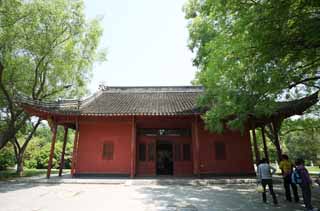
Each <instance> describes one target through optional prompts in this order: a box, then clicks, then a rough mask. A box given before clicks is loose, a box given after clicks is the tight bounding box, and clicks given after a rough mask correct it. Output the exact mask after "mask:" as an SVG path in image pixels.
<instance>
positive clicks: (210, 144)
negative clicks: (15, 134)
mask: <svg viewBox="0 0 320 211" xmlns="http://www.w3.org/2000/svg"><path fill="white" fill-rule="evenodd" d="M202 92H203V89H202V87H196V86H183V87H104V88H103V89H102V90H101V91H99V92H98V93H96V94H94V95H93V96H91V97H89V98H87V99H85V100H83V101H74V100H63V101H58V102H51V103H45V102H36V101H30V100H27V99H24V100H22V103H21V104H22V106H23V107H24V109H25V110H26V111H27V112H29V113H30V114H32V115H35V116H39V117H40V118H42V119H47V120H48V121H49V124H50V126H51V128H52V131H53V137H52V150H51V155H50V158H51V159H49V168H48V169H49V170H48V177H49V176H50V167H51V162H52V161H51V160H52V155H53V152H54V144H55V139H56V135H55V134H56V130H57V125H63V126H64V128H65V137H66V136H67V132H68V128H71V129H74V130H76V134H75V139H74V152H73V161H72V170H71V173H72V174H73V175H84V174H86V175H87V174H95V175H96V174H102V175H110V174H112V175H113V174H114V175H128V176H129V175H130V176H131V177H134V176H154V175H162V174H164V175H174V176H187V175H188V176H189V175H205V174H210V175H249V174H254V168H253V162H252V152H251V144H250V135H249V130H247V131H245V132H244V133H243V134H241V133H240V132H239V131H225V132H224V133H223V134H217V133H210V132H209V131H207V130H206V129H205V126H204V123H203V121H202V119H201V117H200V115H201V113H199V111H198V110H197V109H196V101H197V98H198V96H199V95H200V94H201V93H202ZM65 141H66V138H65V140H64V142H65ZM63 154H64V152H63V153H62V158H61V167H62V166H63V160H64V158H63V156H64V155H63ZM61 171H62V169H61Z"/></svg>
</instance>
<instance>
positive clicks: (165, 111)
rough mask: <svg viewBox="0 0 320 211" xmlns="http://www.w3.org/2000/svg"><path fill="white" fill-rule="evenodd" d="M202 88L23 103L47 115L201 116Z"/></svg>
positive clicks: (104, 92)
mask: <svg viewBox="0 0 320 211" xmlns="http://www.w3.org/2000/svg"><path fill="white" fill-rule="evenodd" d="M202 92H203V88H202V87H200V86H167V87H103V88H102V89H101V90H100V91H99V92H97V93H96V94H94V95H93V96H91V97H89V98H87V99H85V100H82V101H80V102H79V103H77V101H74V100H73V101H71V100H70V101H68V100H65V101H57V102H50V103H44V102H41V103H39V102H35V101H30V100H29V102H22V103H24V104H28V105H32V106H35V107H37V108H38V109H41V110H44V111H47V112H58V113H64V114H68V113H69V114H70V113H72V114H77V115H103V116H105V115H106V116H110V115H190V114H195V113H198V112H197V109H196V101H197V98H198V97H199V96H200V94H201V93H202Z"/></svg>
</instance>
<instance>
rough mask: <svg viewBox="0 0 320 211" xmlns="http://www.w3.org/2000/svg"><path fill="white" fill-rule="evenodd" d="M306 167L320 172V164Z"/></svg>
mask: <svg viewBox="0 0 320 211" xmlns="http://www.w3.org/2000/svg"><path fill="white" fill-rule="evenodd" d="M306 168H307V169H308V171H312V172H318V173H320V168H319V166H307V167H306Z"/></svg>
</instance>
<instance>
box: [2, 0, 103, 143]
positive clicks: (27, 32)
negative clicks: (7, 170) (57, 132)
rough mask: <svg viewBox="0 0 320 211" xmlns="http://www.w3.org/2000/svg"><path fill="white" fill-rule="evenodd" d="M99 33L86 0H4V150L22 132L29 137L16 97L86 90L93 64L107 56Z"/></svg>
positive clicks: (77, 93) (53, 96)
mask: <svg viewBox="0 0 320 211" xmlns="http://www.w3.org/2000/svg"><path fill="white" fill-rule="evenodd" d="M101 35H102V28H101V27H100V22H99V20H98V19H93V20H90V21H89V20H86V19H85V15H84V4H83V1H82V0H28V1H25V0H1V1H0V128H1V131H0V149H1V148H2V147H3V146H4V145H5V144H6V143H7V142H8V141H10V140H11V141H12V139H13V138H14V137H15V136H16V134H17V133H18V131H20V130H23V128H25V130H26V131H25V134H26V136H28V130H27V128H26V125H27V123H28V122H30V119H29V117H28V115H26V114H25V113H23V111H22V108H21V107H19V105H17V104H15V102H14V99H15V97H16V96H17V95H18V94H24V95H26V96H29V97H30V98H32V99H33V100H48V99H49V100H54V99H58V98H59V97H63V98H77V97H79V96H82V95H84V94H85V93H86V92H87V88H86V85H87V83H88V81H89V79H90V78H91V67H92V64H93V62H95V61H97V60H103V59H104V56H105V55H104V53H102V52H100V51H98V50H97V49H98V44H99V41H100V37H101ZM35 129H36V128H33V130H35Z"/></svg>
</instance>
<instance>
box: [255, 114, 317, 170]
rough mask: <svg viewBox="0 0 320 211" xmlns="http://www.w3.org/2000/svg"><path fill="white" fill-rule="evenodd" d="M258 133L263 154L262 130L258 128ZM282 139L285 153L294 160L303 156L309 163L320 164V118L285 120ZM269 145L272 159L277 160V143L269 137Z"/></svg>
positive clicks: (281, 133)
mask: <svg viewBox="0 0 320 211" xmlns="http://www.w3.org/2000/svg"><path fill="white" fill-rule="evenodd" d="M256 134H257V142H258V146H259V151H260V153H261V155H262V156H263V143H262V135H261V130H256ZM267 137H268V136H267ZM251 140H252V139H251ZM280 140H281V141H280V143H281V148H282V150H283V153H285V154H287V155H288V156H289V157H290V158H291V159H292V160H295V159H297V158H303V159H304V160H305V161H306V164H307V165H310V163H311V161H312V162H313V163H314V164H315V165H320V157H319V156H320V120H319V119H314V118H307V119H302V118H300V119H296V120H292V119H287V120H285V121H284V122H283V126H282V128H281V131H280ZM267 147H268V151H269V157H270V160H271V161H272V162H275V161H276V160H277V153H276V149H275V145H274V144H273V143H272V142H271V141H270V139H269V138H267Z"/></svg>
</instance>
